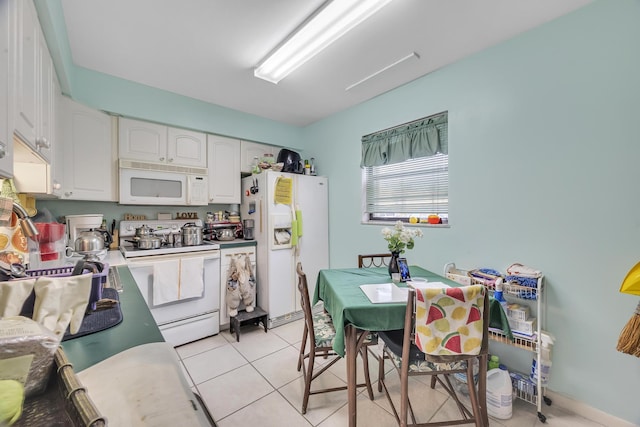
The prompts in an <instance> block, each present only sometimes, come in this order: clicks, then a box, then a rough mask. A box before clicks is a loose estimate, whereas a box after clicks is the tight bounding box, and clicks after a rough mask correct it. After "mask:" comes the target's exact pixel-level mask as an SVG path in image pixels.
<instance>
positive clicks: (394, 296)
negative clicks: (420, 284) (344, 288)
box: [360, 283, 409, 304]
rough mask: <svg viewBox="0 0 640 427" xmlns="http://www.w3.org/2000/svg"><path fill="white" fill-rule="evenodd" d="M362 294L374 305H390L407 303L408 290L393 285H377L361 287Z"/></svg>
mask: <svg viewBox="0 0 640 427" xmlns="http://www.w3.org/2000/svg"><path fill="white" fill-rule="evenodd" d="M360 289H362V292H364V294H365V295H366V296H367V298H369V301H371V302H372V303H373V304H388V303H393V302H407V295H408V293H409V289H408V288H400V287H398V286H396V285H394V284H393V283H376V284H372V285H360Z"/></svg>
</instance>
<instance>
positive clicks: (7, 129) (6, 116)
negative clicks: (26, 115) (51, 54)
mask: <svg viewBox="0 0 640 427" xmlns="http://www.w3.org/2000/svg"><path fill="white" fill-rule="evenodd" d="M14 6H15V2H8V1H0V177H2V178H11V177H12V176H13V122H12V120H11V118H12V117H13V72H12V65H13V55H14V53H15V49H14V47H13V46H14V44H13V42H14V39H13V37H14V34H15V31H14V24H15V23H14V22H13V21H12V17H13V14H12V12H13V7H14Z"/></svg>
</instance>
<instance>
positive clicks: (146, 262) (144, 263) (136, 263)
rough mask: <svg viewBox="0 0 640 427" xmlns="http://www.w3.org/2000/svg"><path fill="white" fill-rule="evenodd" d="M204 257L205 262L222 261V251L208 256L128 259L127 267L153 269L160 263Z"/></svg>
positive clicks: (185, 255) (170, 255)
mask: <svg viewBox="0 0 640 427" xmlns="http://www.w3.org/2000/svg"><path fill="white" fill-rule="evenodd" d="M197 257H202V258H203V259H204V260H205V261H211V260H216V259H220V251H207V252H206V254H203V253H201V254H200V255H197V254H196V253H193V252H192V253H189V254H167V255H154V256H150V257H136V258H129V259H127V265H128V266H129V267H130V268H131V267H151V266H153V264H155V263H156V262H159V261H172V260H177V259H185V258H197Z"/></svg>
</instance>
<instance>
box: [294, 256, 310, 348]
mask: <svg viewBox="0 0 640 427" xmlns="http://www.w3.org/2000/svg"><path fill="white" fill-rule="evenodd" d="M296 273H298V290H299V291H300V305H301V306H302V312H303V313H304V321H305V324H306V325H307V329H308V330H309V332H310V334H312V335H311V336H312V337H313V313H312V312H311V299H310V298H309V285H308V283H307V275H306V274H305V273H304V271H303V270H302V263H301V262H299V263H298V265H297V266H296Z"/></svg>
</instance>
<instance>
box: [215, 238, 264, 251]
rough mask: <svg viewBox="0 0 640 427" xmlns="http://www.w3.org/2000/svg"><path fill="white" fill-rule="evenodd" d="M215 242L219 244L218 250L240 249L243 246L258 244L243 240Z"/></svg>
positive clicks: (253, 241)
mask: <svg viewBox="0 0 640 427" xmlns="http://www.w3.org/2000/svg"><path fill="white" fill-rule="evenodd" d="M215 242H217V243H220V249H228V248H241V247H243V246H256V245H257V244H258V243H257V242H256V241H255V240H244V239H235V240H226V241H225V240H215Z"/></svg>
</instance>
